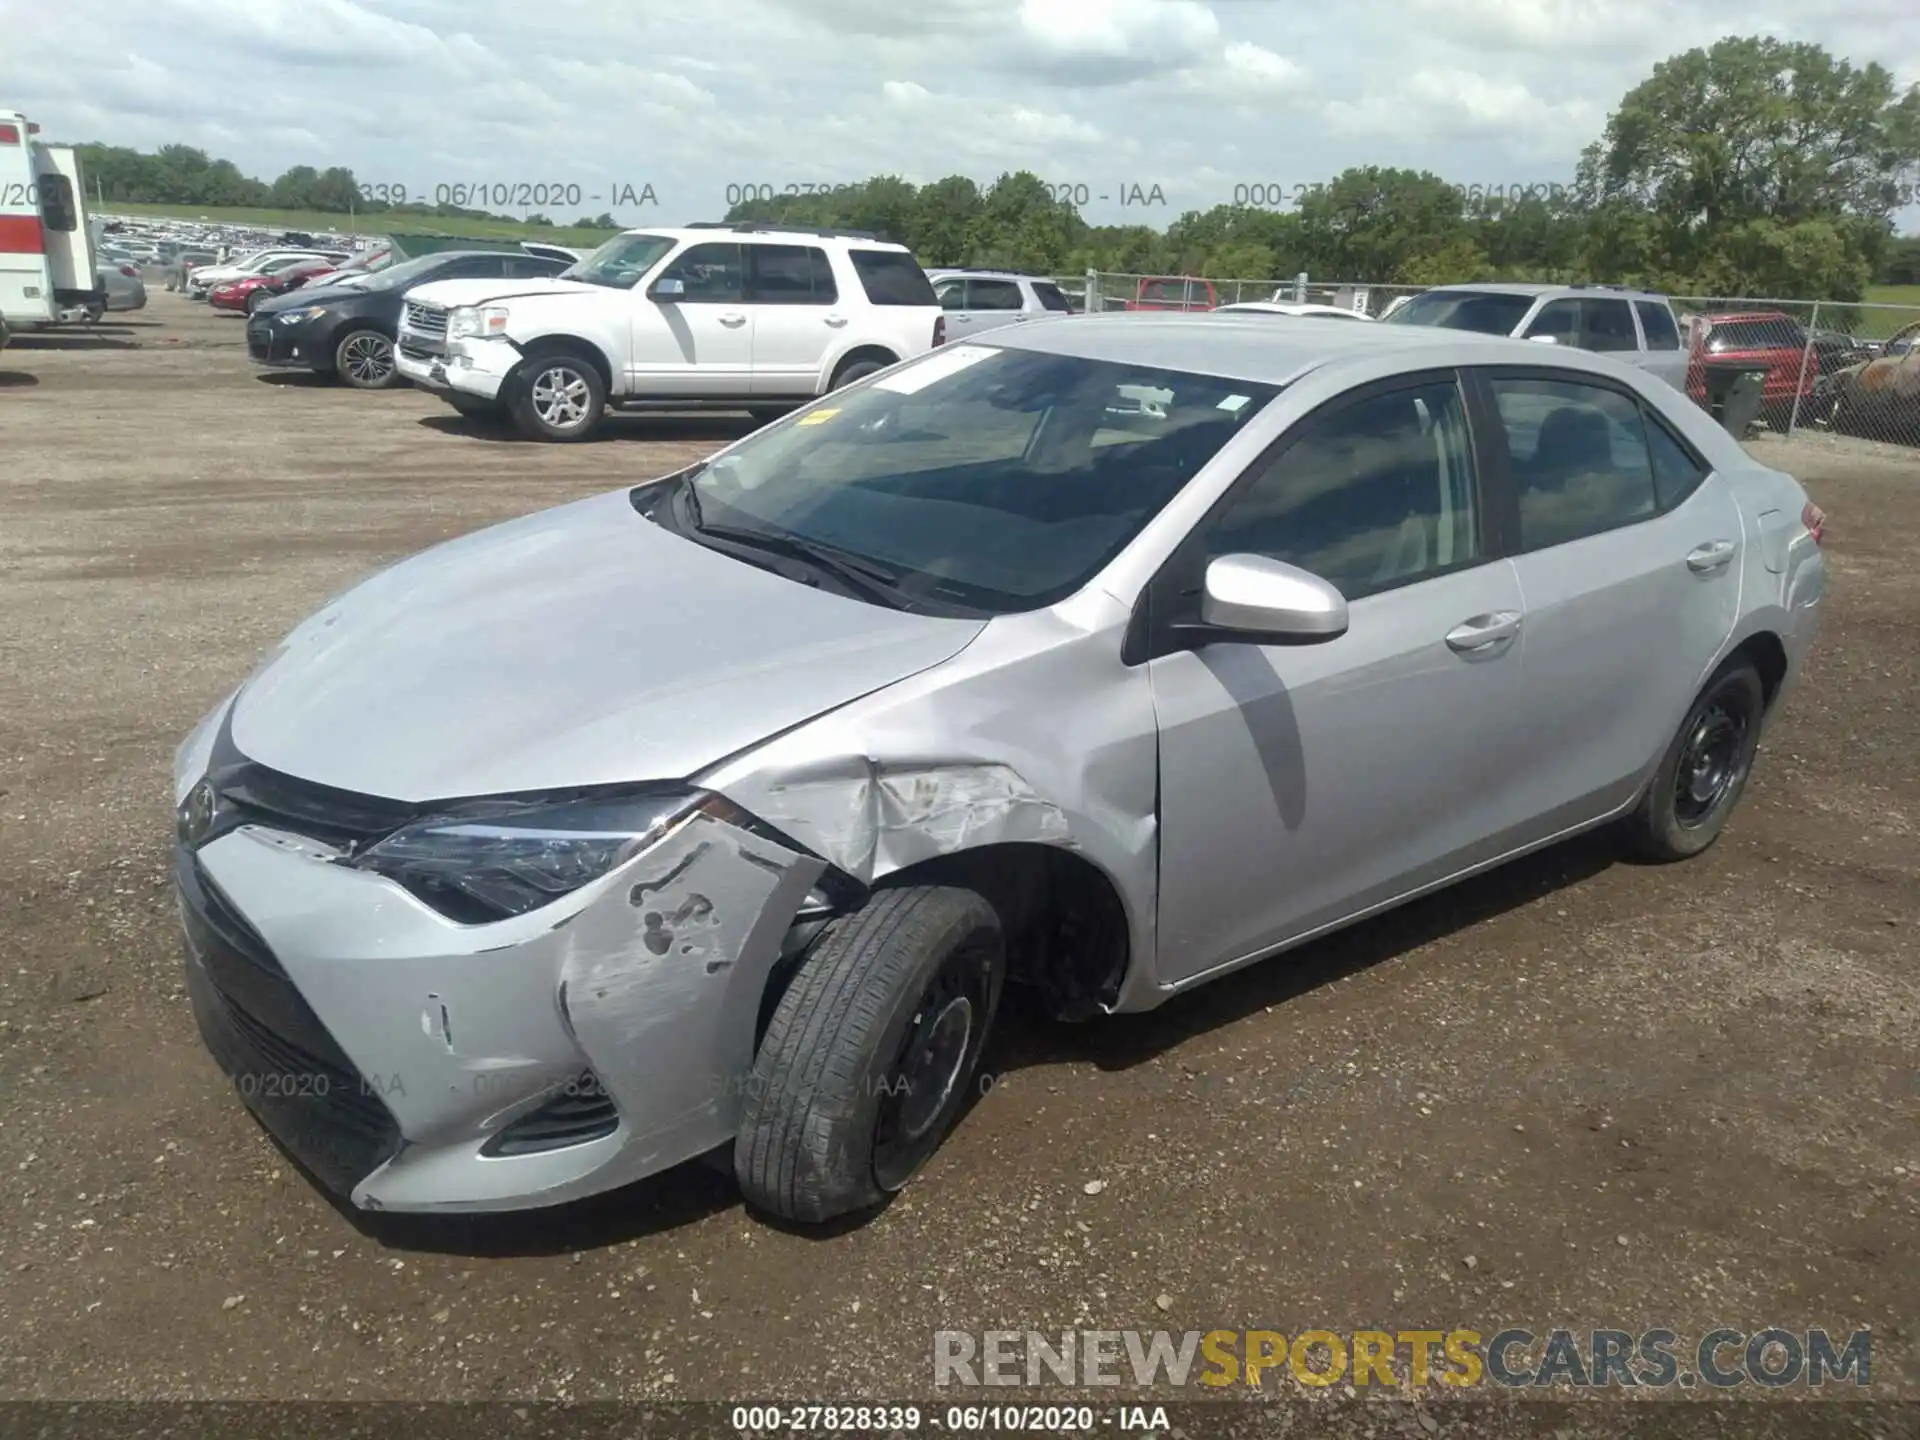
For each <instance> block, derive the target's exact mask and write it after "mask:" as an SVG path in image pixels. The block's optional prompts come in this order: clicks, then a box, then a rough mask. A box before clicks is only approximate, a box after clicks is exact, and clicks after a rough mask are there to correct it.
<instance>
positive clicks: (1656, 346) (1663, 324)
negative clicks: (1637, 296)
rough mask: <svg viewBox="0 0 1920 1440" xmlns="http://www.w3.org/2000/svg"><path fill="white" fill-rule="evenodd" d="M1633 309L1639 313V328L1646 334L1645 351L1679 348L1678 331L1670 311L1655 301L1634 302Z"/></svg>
mask: <svg viewBox="0 0 1920 1440" xmlns="http://www.w3.org/2000/svg"><path fill="white" fill-rule="evenodd" d="M1633 308H1634V309H1635V310H1637V311H1639V312H1640V328H1641V329H1642V330H1644V331H1646V332H1647V349H1649V350H1678V349H1679V348H1680V331H1679V329H1678V328H1677V327H1676V326H1675V325H1674V323H1673V312H1672V311H1671V310H1669V309H1668V308H1667V307H1666V306H1664V305H1662V304H1661V303H1660V302H1659V301H1657V300H1636V301H1634V302H1633Z"/></svg>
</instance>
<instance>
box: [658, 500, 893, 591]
mask: <svg viewBox="0 0 1920 1440" xmlns="http://www.w3.org/2000/svg"><path fill="white" fill-rule="evenodd" d="M694 503H695V505H696V506H697V505H698V503H699V502H698V501H695V502H694ZM695 533H696V534H700V535H704V536H707V537H709V538H710V539H714V540H722V541H725V542H726V543H728V544H730V545H740V546H744V547H746V548H748V549H752V550H764V551H765V552H767V553H768V554H769V555H784V556H786V557H787V558H789V559H792V560H798V561H800V562H801V563H802V564H804V565H809V566H811V567H812V568H814V569H815V570H820V571H823V572H825V573H826V574H828V575H830V576H832V577H833V578H834V579H835V580H837V581H839V582H840V584H842V585H844V586H845V587H846V588H847V589H849V590H854V591H857V592H859V593H860V594H862V595H865V596H866V597H867V598H868V599H869V600H877V601H879V602H880V603H881V604H883V605H889V606H891V607H893V608H894V609H896V610H905V609H907V608H909V602H908V601H907V599H906V597H905V596H903V595H902V594H901V593H900V577H899V576H898V575H895V574H894V573H893V572H892V571H889V570H885V569H882V568H881V567H879V566H877V565H874V564H871V563H870V562H868V561H866V560H861V559H857V558H855V557H854V556H852V555H849V554H847V553H846V552H845V551H844V550H836V549H835V548H834V547H833V546H831V545H822V544H820V543H819V542H818V541H816V540H803V539H801V538H800V537H799V536H798V535H780V534H776V533H774V532H773V531H770V530H749V529H745V528H743V527H741V526H738V525H705V524H700V523H698V522H696V524H695Z"/></svg>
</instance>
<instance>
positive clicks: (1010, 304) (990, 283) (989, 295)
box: [967, 280, 1026, 310]
mask: <svg viewBox="0 0 1920 1440" xmlns="http://www.w3.org/2000/svg"><path fill="white" fill-rule="evenodd" d="M1025 305H1026V301H1024V300H1023V299H1021V297H1020V287H1019V285H1018V284H1016V283H1015V282H1014V281H1012V280H969V281H968V282H967V308H968V309H969V310H1019V309H1022V308H1024V306H1025Z"/></svg>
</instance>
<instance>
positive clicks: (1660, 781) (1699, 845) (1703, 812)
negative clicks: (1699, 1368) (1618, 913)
mask: <svg viewBox="0 0 1920 1440" xmlns="http://www.w3.org/2000/svg"><path fill="white" fill-rule="evenodd" d="M1765 714H1766V688H1765V686H1763V685H1762V684H1761V682H1760V672H1759V671H1758V670H1756V669H1755V668H1754V665H1753V662H1752V661H1751V660H1748V659H1747V658H1746V657H1745V656H1735V657H1734V658H1733V659H1731V660H1729V661H1728V662H1727V663H1726V664H1725V665H1723V666H1721V667H1720V669H1719V670H1718V671H1716V672H1715V673H1714V675H1713V677H1712V678H1711V679H1710V680H1708V681H1707V683H1706V685H1705V686H1704V687H1702V689H1701V691H1700V693H1699V695H1698V696H1696V697H1695V699H1694V702H1693V704H1692V706H1691V707H1689V709H1688V710H1687V717H1686V719H1685V720H1684V721H1683V722H1682V723H1681V725H1680V729H1679V731H1678V732H1677V733H1676V734H1675V735H1674V737H1673V740H1672V742H1671V743H1670V744H1669V745H1668V747H1667V753H1666V755H1665V756H1664V757H1663V758H1662V760H1661V762H1660V768H1659V769H1658V770H1657V771H1656V772H1655V773H1654V777H1653V782H1652V783H1651V784H1650V785H1649V786H1648V787H1647V790H1646V793H1645V794H1644V795H1643V796H1642V797H1641V800H1640V805H1639V807H1638V808H1637V809H1636V810H1635V811H1634V813H1633V815H1632V816H1631V817H1630V818H1629V819H1628V821H1627V825H1626V830H1627V834H1628V837H1629V839H1630V841H1631V842H1632V844H1633V846H1634V848H1635V849H1636V850H1638V851H1639V852H1640V853H1641V854H1642V855H1644V856H1645V857H1646V858H1648V859H1651V860H1660V861H1666V860H1684V859H1687V858H1688V857H1689V856H1693V855H1698V854H1699V853H1700V852H1701V851H1702V850H1705V849H1706V848H1707V847H1708V846H1709V845H1711V844H1713V842H1714V841H1715V840H1717V839H1719V838H1720V832H1721V831H1722V830H1723V829H1724V828H1725V827H1726V823H1727V817H1728V816H1729V815H1731V814H1732V813H1733V807H1734V806H1735V805H1736V804H1738V803H1739V800H1740V795H1741V792H1742V791H1744V790H1745V789H1746V784H1747V777H1748V776H1749V775H1750V774H1751V773H1752V771H1753V757H1754V752H1755V751H1756V750H1757V749H1758V748H1759V744H1760V727H1761V722H1762V720H1763V719H1764V718H1765Z"/></svg>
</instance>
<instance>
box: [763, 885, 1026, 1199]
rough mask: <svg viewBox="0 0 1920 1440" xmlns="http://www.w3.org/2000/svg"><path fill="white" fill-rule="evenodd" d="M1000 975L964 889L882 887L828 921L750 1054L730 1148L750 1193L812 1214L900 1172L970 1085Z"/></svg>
mask: <svg viewBox="0 0 1920 1440" xmlns="http://www.w3.org/2000/svg"><path fill="white" fill-rule="evenodd" d="M1005 978H1006V944H1005V941H1004V939H1003V937H1002V935H1001V931H1000V921H999V917H998V916H997V915H996V914H995V912H994V909H993V907H992V906H991V905H989V904H988V903H987V902H986V901H985V900H984V899H983V898H981V897H980V896H979V895H978V894H976V893H975V892H973V891H971V890H962V889H958V888H954V887H951V886H915V887H902V888H900V889H897V890H880V891H877V892H875V894H874V895H873V897H872V898H871V899H870V900H868V902H867V903H866V905H865V906H863V907H862V908H861V909H859V910H858V911H855V912H854V913H853V914H851V915H846V916H842V917H841V918H839V919H837V920H835V921H833V922H832V923H831V924H830V925H829V926H828V927H827V929H826V930H825V931H824V932H823V933H822V935H821V936H820V938H819V940H818V941H817V942H816V943H815V944H814V946H813V948H812V949H811V950H810V951H809V952H808V953H807V956H806V958H805V959H804V960H802V961H801V963H800V967H799V969H798V971H797V972H796V973H795V974H794V976H793V979H792V982H791V983H790V984H789V985H788V987H787V989H786V992H785V993H784V994H783V995H782V996H781V997H780V1003H779V1004H778V1005H777V1006H776V1007H775V1009H774V1012H773V1018H772V1020H771V1021H770V1022H769V1024H768V1026H767V1033H766V1038H765V1039H764V1040H762V1041H761V1044H760V1052H759V1054H758V1055H757V1056H756V1057H755V1059H754V1064H753V1078H752V1081H751V1083H749V1085H748V1086H747V1099H746V1107H745V1114H744V1116H743V1117H742V1121H741V1125H740V1131H739V1135H738V1137H737V1138H736V1140H735V1141H734V1152H733V1154H734V1174H735V1176H736V1177H737V1178H738V1180H739V1182H740V1188H741V1191H742V1193H744V1194H745V1196H746V1198H747V1201H748V1203H749V1204H751V1205H753V1206H755V1207H756V1208H758V1209H760V1210H762V1211H764V1212H766V1213H768V1214H771V1215H774V1216H777V1217H779V1218H781V1219H785V1220H793V1221H800V1222H805V1223H819V1222H821V1221H825V1220H831V1219H833V1218H834V1217H835V1216H839V1215H845V1214H849V1213H851V1212H853V1211H857V1210H865V1209H868V1208H870V1207H872V1206H875V1205H878V1204H879V1203H881V1202H882V1201H884V1200H885V1199H886V1198H887V1197H888V1196H889V1195H891V1194H893V1193H894V1192H895V1191H897V1190H899V1189H901V1188H902V1187H903V1186H904V1185H906V1183H907V1182H908V1181H909V1180H910V1179H912V1178H913V1175H914V1173H915V1172H916V1171H918V1170H919V1169H920V1167H921V1166H922V1165H924V1164H925V1163H926V1161H927V1160H928V1159H929V1158H930V1157H931V1156H932V1154H933V1152H934V1151H935V1150H936V1149H938V1148H939V1146H940V1142H941V1141H942V1140H944V1139H945V1138H946V1136H947V1132H948V1131H949V1130H951V1129H952V1128H953V1125H954V1122H955V1121H956V1120H958V1119H959V1117H960V1114H961V1112H962V1111H963V1110H964V1109H965V1108H966V1105H967V1101H968V1099H969V1098H970V1097H971V1096H972V1094H973V1093H974V1087H975V1075H976V1072H977V1071H978V1069H979V1065H980V1055H981V1051H982V1050H983V1049H984V1047H985V1045H986V1040H987V1033H988V1031H989V1029H990V1028H991V1027H992V1024H993V1018H994V1013H995V1011H996V1010H997V1009H998V1008H999V1003H1000V992H1001V989H1002V987H1003V985H1004V984H1005Z"/></svg>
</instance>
